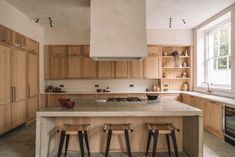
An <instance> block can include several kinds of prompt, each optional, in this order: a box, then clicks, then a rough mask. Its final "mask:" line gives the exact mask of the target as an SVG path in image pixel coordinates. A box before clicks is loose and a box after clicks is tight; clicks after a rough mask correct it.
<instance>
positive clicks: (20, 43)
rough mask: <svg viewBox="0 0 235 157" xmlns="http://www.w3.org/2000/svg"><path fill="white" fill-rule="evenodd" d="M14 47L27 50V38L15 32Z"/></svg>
mask: <svg viewBox="0 0 235 157" xmlns="http://www.w3.org/2000/svg"><path fill="white" fill-rule="evenodd" d="M13 45H14V46H16V47H19V48H26V37H25V36H24V35H22V34H20V33H17V32H14V31H13Z"/></svg>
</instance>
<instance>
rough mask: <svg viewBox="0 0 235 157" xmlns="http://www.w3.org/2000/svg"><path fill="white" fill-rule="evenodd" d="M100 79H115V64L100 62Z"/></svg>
mask: <svg viewBox="0 0 235 157" xmlns="http://www.w3.org/2000/svg"><path fill="white" fill-rule="evenodd" d="M98 77H99V78H100V79H107V78H114V62H112V61H99V62H98Z"/></svg>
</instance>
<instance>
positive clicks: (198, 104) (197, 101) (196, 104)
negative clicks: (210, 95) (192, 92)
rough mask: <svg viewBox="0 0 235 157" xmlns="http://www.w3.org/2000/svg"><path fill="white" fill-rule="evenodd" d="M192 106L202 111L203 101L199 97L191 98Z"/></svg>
mask: <svg viewBox="0 0 235 157" xmlns="http://www.w3.org/2000/svg"><path fill="white" fill-rule="evenodd" d="M192 104H193V106H194V107H196V108H198V109H200V110H202V111H204V105H205V100H204V99H203V98H199V97H195V96H194V97H192Z"/></svg>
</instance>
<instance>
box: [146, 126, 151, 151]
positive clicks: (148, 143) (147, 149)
mask: <svg viewBox="0 0 235 157" xmlns="http://www.w3.org/2000/svg"><path fill="white" fill-rule="evenodd" d="M151 137H152V131H151V130H149V134H148V142H147V148H146V153H145V155H146V156H148V153H149V145H150V142H151Z"/></svg>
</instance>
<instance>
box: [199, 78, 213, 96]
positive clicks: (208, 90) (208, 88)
mask: <svg viewBox="0 0 235 157" xmlns="http://www.w3.org/2000/svg"><path fill="white" fill-rule="evenodd" d="M204 84H206V85H207V92H208V93H209V94H211V93H212V90H210V84H209V83H208V82H206V81H204V82H202V83H201V86H203V85H204Z"/></svg>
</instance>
